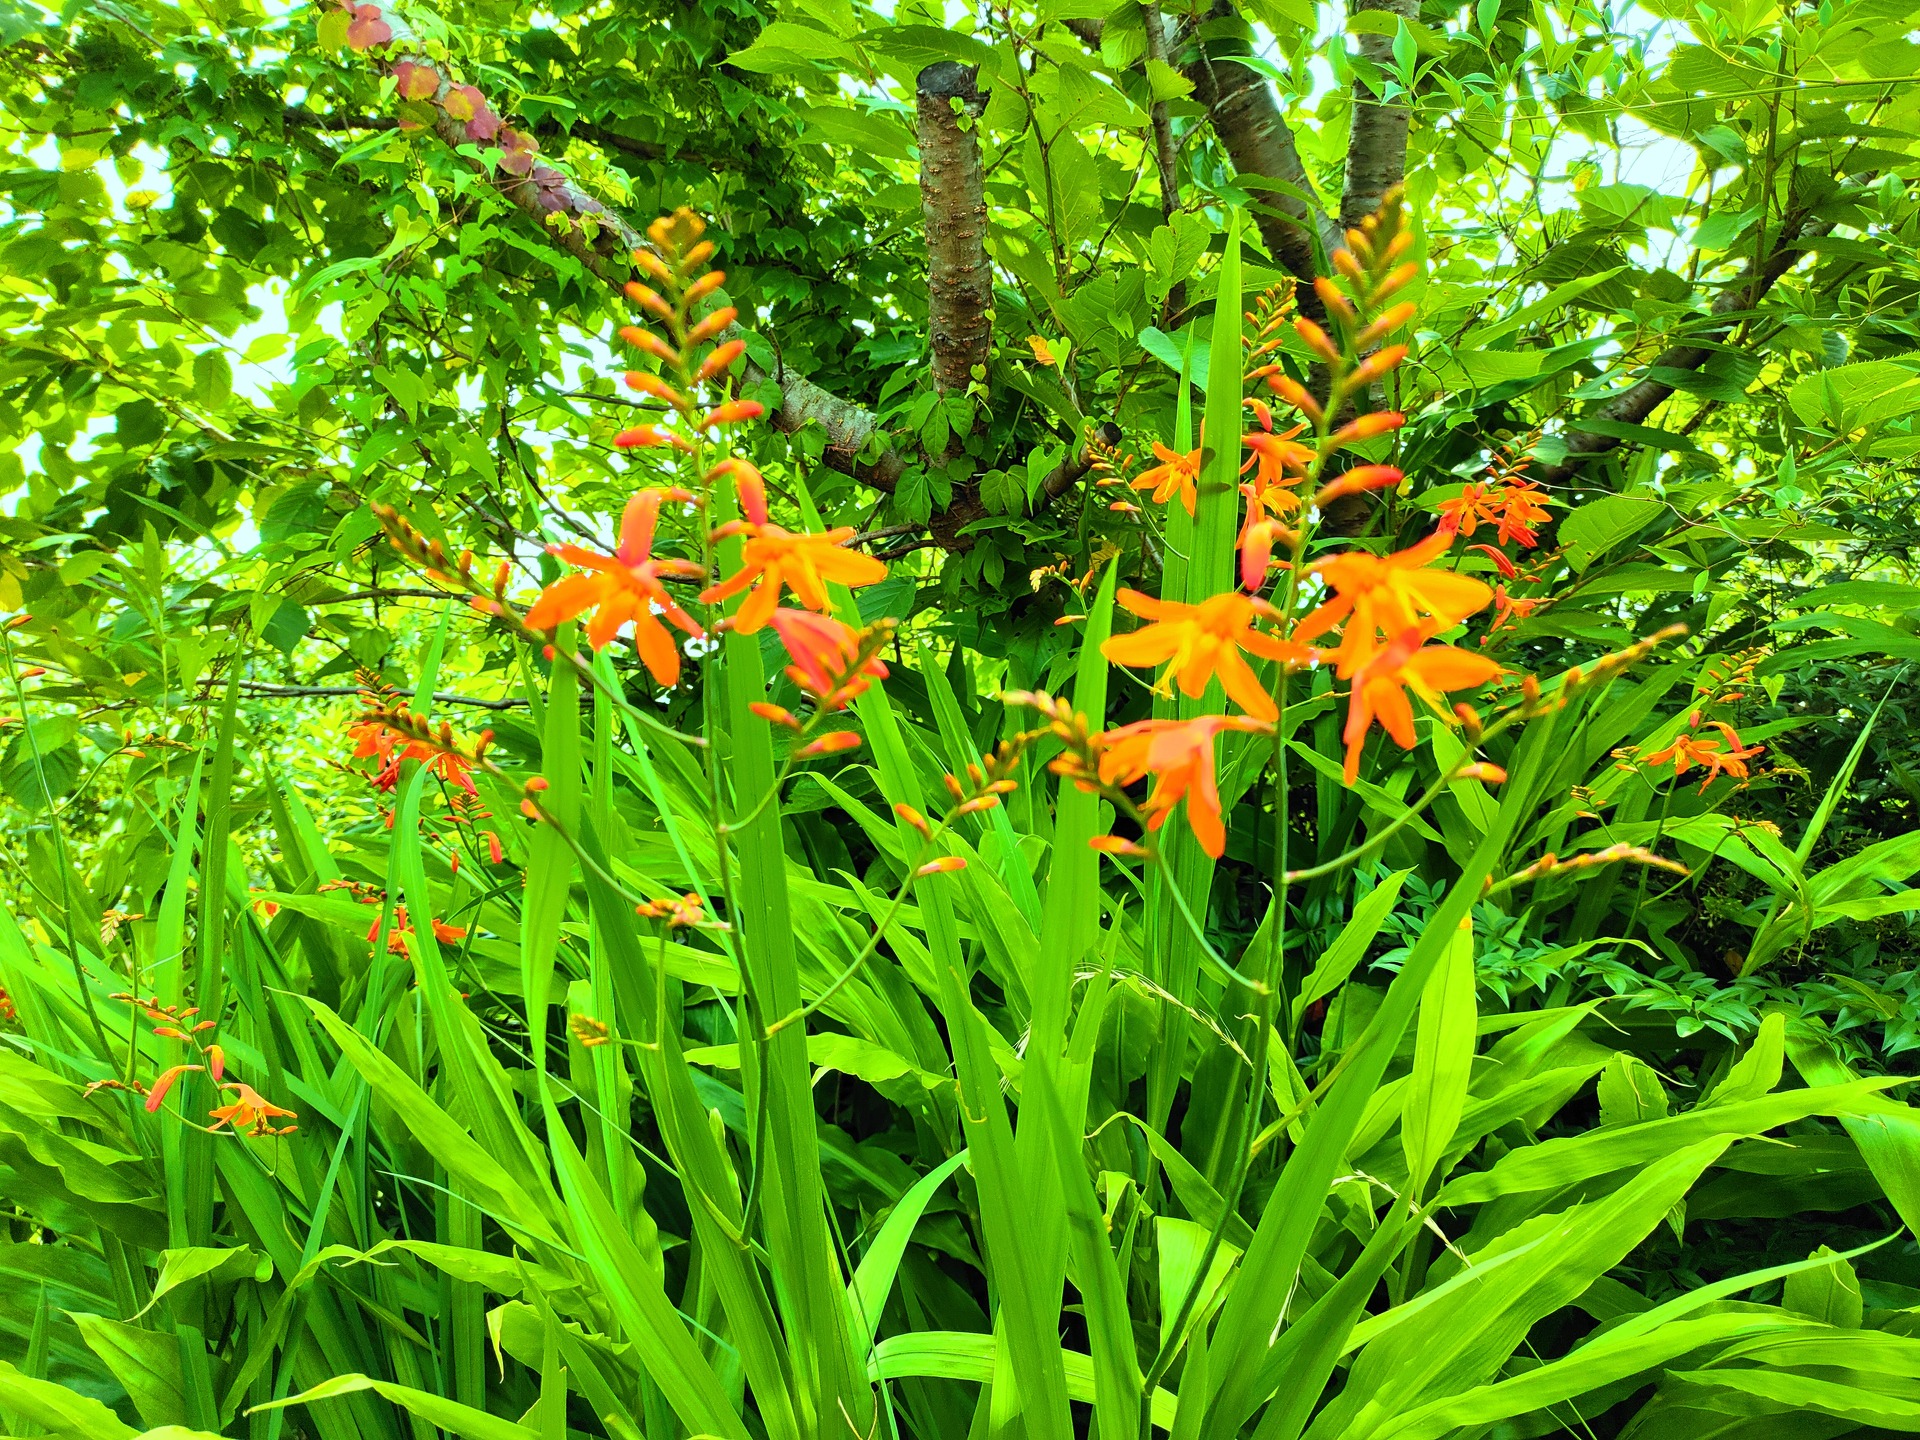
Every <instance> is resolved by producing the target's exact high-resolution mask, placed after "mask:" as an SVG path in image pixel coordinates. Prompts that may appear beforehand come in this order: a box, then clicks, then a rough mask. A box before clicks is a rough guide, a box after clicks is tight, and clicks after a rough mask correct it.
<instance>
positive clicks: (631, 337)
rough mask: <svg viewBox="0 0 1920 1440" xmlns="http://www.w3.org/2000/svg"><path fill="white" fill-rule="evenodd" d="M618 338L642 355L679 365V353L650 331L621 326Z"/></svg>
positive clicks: (635, 326) (632, 326)
mask: <svg viewBox="0 0 1920 1440" xmlns="http://www.w3.org/2000/svg"><path fill="white" fill-rule="evenodd" d="M620 338H621V339H622V340H624V341H626V342H627V344H629V345H631V346H633V348H634V349H636V350H638V351H640V352H642V353H643V354H647V355H651V356H653V357H654V358H655V359H656V360H663V361H665V362H666V363H667V364H669V365H678V364H679V363H680V352H679V351H678V350H676V349H674V348H673V347H672V346H671V345H669V344H667V342H666V341H664V340H662V339H661V338H660V337H659V336H658V335H656V334H654V333H653V332H652V331H651V330H643V329H641V328H640V327H639V326H638V325H622V326H621V327H620Z"/></svg>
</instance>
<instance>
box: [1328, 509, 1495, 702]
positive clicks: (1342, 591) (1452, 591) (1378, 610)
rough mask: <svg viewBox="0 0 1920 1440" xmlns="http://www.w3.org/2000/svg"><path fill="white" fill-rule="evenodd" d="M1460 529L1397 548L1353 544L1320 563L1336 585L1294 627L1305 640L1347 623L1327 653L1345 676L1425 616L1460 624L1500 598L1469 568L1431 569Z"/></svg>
mask: <svg viewBox="0 0 1920 1440" xmlns="http://www.w3.org/2000/svg"><path fill="white" fill-rule="evenodd" d="M1452 543H1453V536H1452V535H1451V534H1449V533H1448V532H1447V531H1445V530H1440V531H1437V532H1435V533H1434V534H1432V535H1429V536H1428V537H1427V538H1426V539H1425V540H1422V541H1421V542H1420V543H1419V544H1418V545H1415V546H1413V547H1412V548H1411V549H1407V550H1402V551H1400V552H1398V553H1397V554H1393V555H1371V554H1368V553H1367V552H1366V551H1364V550H1350V551H1348V552H1346V553H1345V554H1343V555H1335V556H1334V557H1332V558H1331V559H1329V560H1322V561H1320V563H1319V564H1317V565H1315V566H1314V567H1313V570H1314V573H1315V574H1316V575H1319V576H1320V577H1321V578H1322V579H1323V580H1325V581H1326V582H1327V584H1328V585H1329V586H1330V587H1332V589H1333V592H1334V594H1333V598H1332V599H1331V600H1328V601H1327V602H1326V603H1325V604H1323V605H1321V606H1320V607H1319V608H1318V609H1316V610H1315V611H1314V612H1313V613H1312V614H1311V615H1309V616H1307V618H1306V619H1304V620H1302V621H1301V622H1300V624H1299V626H1298V627H1297V628H1296V629H1295V630H1294V632H1293V638H1294V639H1295V640H1296V641H1298V642H1300V643H1302V644H1305V643H1306V642H1307V641H1309V640H1312V639H1314V638H1315V637H1316V636H1320V635H1324V634H1326V633H1327V631H1329V630H1331V629H1332V628H1333V627H1334V626H1336V625H1340V624H1342V623H1344V624H1345V626H1346V629H1345V630H1344V631H1343V632H1342V635H1341V639H1340V644H1339V646H1338V647H1337V648H1335V649H1334V650H1332V651H1329V652H1328V655H1327V658H1328V659H1331V660H1333V661H1335V662H1336V663H1337V664H1338V666H1339V671H1338V673H1339V675H1340V678H1341V679H1343V680H1345V679H1348V678H1350V677H1351V676H1353V675H1354V674H1355V673H1356V672H1357V671H1358V670H1359V669H1360V667H1361V666H1362V665H1365V664H1366V663H1367V662H1368V661H1369V660H1371V659H1372V658H1373V657H1374V656H1375V655H1377V654H1379V653H1380V651H1381V649H1382V647H1383V646H1384V645H1385V644H1386V643H1387V641H1389V640H1390V639H1392V638H1393V637H1394V636H1397V635H1400V634H1402V633H1404V632H1405V631H1407V630H1411V629H1414V628H1415V627H1417V626H1420V625H1421V624H1422V622H1423V621H1424V622H1426V624H1427V626H1428V627H1429V629H1430V631H1431V632H1432V633H1437V632H1439V631H1441V630H1445V629H1447V628H1448V627H1449V626H1452V625H1457V624H1459V623H1460V622H1461V621H1462V620H1464V619H1466V618H1467V617H1468V616H1469V615H1471V614H1473V613H1474V612H1475V611H1476V610H1481V609H1484V608H1485V606H1486V604H1487V602H1488V601H1489V600H1491V599H1492V598H1493V591H1492V589H1491V588H1490V587H1489V586H1487V585H1486V584H1485V583H1484V582H1483V581H1479V580H1475V579H1474V578H1473V577H1471V576H1469V575H1457V574H1455V573H1454V572H1452V571H1451V570H1432V569H1429V568H1427V567H1428V566H1429V565H1431V564H1432V562H1433V561H1435V560H1437V559H1439V558H1440V556H1441V555H1443V554H1445V553H1446V549H1447V547H1448V546H1449V545H1451V544H1452Z"/></svg>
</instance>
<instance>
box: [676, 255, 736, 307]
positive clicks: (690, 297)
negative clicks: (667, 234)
mask: <svg viewBox="0 0 1920 1440" xmlns="http://www.w3.org/2000/svg"><path fill="white" fill-rule="evenodd" d="M712 258H713V242H712V241H711V240H702V241H701V242H700V243H699V244H698V245H696V246H694V247H693V248H692V249H691V250H689V251H687V253H686V254H685V255H682V256H681V257H680V263H679V265H677V266H675V267H674V268H676V269H677V270H679V272H680V273H681V274H682V275H691V274H692V273H693V272H694V271H695V270H697V269H699V268H700V267H701V266H702V265H704V264H706V263H707V261H709V260H711V259H712ZM726 278H727V277H726V273H725V272H724V271H721V270H716V271H714V272H713V273H712V275H711V276H706V275H703V276H701V277H700V279H699V280H696V281H695V282H694V283H693V284H692V285H689V286H688V287H687V303H688V304H692V303H693V301H694V300H695V299H696V298H697V297H696V296H695V294H694V289H695V287H696V286H698V285H700V284H701V283H702V282H703V281H705V280H708V279H711V280H712V281H713V283H712V284H711V285H708V286H707V288H706V289H705V290H702V291H700V294H702V295H705V294H707V293H708V292H709V291H712V290H716V289H718V288H719V287H720V285H721V284H722V283H723V282H724V281H725V280H726Z"/></svg>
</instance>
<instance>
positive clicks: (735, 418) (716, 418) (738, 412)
mask: <svg viewBox="0 0 1920 1440" xmlns="http://www.w3.org/2000/svg"><path fill="white" fill-rule="evenodd" d="M766 413H767V407H766V406H764V405H762V404H761V403H760V402H759V401H758V400H729V401H727V403H726V404H724V405H716V406H714V407H713V409H711V410H709V411H708V412H707V413H706V417H705V418H704V419H702V420H701V422H700V428H701V429H702V430H711V429H712V428H713V427H714V426H716V425H737V424H739V423H740V422H741V421H742V420H758V419H759V418H760V417H761V416H762V415H764V414H766Z"/></svg>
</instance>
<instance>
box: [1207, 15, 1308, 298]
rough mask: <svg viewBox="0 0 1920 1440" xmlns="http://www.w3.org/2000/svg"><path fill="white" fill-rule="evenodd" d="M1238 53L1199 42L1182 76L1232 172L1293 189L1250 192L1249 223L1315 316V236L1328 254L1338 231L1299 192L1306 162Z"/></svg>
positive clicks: (1238, 45) (1221, 42) (1260, 80)
mask: <svg viewBox="0 0 1920 1440" xmlns="http://www.w3.org/2000/svg"><path fill="white" fill-rule="evenodd" d="M1233 13H1234V10H1233V6H1232V5H1231V3H1229V0H1217V3H1216V4H1215V5H1214V7H1213V10H1212V12H1211V17H1210V18H1214V19H1220V18H1224V17H1227V16H1230V15H1232V14H1233ZM1246 53H1247V44H1246V42H1245V41H1243V40H1237V39H1214V40H1209V41H1203V42H1201V43H1200V44H1199V46H1198V48H1197V49H1196V51H1195V53H1194V54H1193V56H1192V58H1191V59H1189V60H1188V61H1187V64H1186V67H1185V69H1186V75H1187V78H1188V79H1189V80H1191V81H1193V88H1194V98H1195V99H1197V100H1198V101H1199V102H1200V103H1201V104H1202V105H1205V106H1206V107H1207V111H1208V115H1209V118H1210V119H1211V120H1212V121H1213V131H1214V134H1216V135H1218V136H1219V137H1220V143H1221V145H1222V146H1224V147H1225V149H1226V152H1227V157H1228V158H1229V159H1230V160H1232V161H1233V168H1234V172H1235V173H1236V174H1238V175H1240V176H1242V177H1250V176H1257V177H1264V178H1266V179H1269V180H1277V181H1280V182H1281V183H1283V184H1285V185H1286V186H1288V187H1289V191H1293V192H1298V193H1289V191H1282V190H1260V191H1256V192H1255V195H1254V202H1253V213H1254V221H1255V223H1256V224H1258V225H1259V227H1260V238H1261V240H1262V241H1264V242H1265V244H1266V247H1267V253H1268V254H1270V255H1272V256H1273V258H1274V259H1276V260H1278V261H1279V262H1280V263H1281V264H1282V265H1284V266H1286V268H1287V270H1288V272H1289V273H1290V274H1292V275H1293V276H1294V277H1295V278H1296V279H1298V280H1299V281H1301V282H1302V283H1301V288H1300V293H1299V306H1300V310H1301V312H1302V313H1303V314H1306V315H1310V316H1316V317H1317V316H1319V315H1320V314H1321V313H1322V307H1321V305H1320V300H1319V297H1318V296H1316V295H1315V294H1314V293H1313V291H1312V289H1311V288H1310V287H1311V285H1312V283H1313V277H1314V276H1315V275H1317V274H1319V273H1320V272H1319V270H1318V268H1317V267H1316V265H1315V263H1314V257H1315V249H1316V244H1315V242H1316V241H1318V247H1319V248H1320V249H1322V250H1324V251H1329V252H1330V251H1332V250H1333V249H1335V248H1336V247H1337V246H1338V245H1339V243H1340V230H1339V228H1338V227H1337V226H1335V225H1334V224H1333V222H1332V221H1331V220H1330V219H1329V218H1328V217H1327V216H1326V215H1324V214H1322V213H1321V211H1320V208H1319V206H1317V205H1314V204H1311V203H1310V202H1309V201H1307V200H1305V199H1303V198H1301V197H1302V196H1308V195H1311V194H1313V185H1312V183H1311V182H1310V181H1309V180H1308V178H1307V167H1306V165H1305V164H1304V163H1302V161H1301V159H1300V151H1299V148H1298V147H1297V146H1296V145H1295V144H1294V140H1293V131H1292V130H1291V129H1290V128H1288V125H1287V122H1286V118H1285V117H1284V116H1283V115H1281V113H1280V105H1279V102H1278V101H1276V100H1275V99H1274V95H1273V90H1272V88H1271V87H1270V86H1268V84H1267V82H1266V79H1265V77H1263V76H1262V75H1261V74H1260V73H1259V72H1258V71H1257V70H1254V69H1253V68H1251V67H1250V66H1247V65H1243V64H1241V63H1240V62H1239V61H1238V60H1237V59H1235V58H1234V57H1235V56H1237V55H1244V54H1246Z"/></svg>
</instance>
